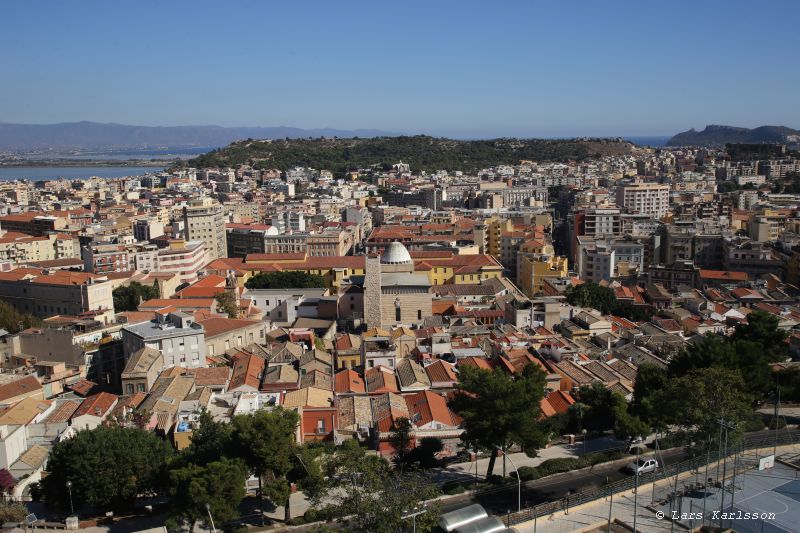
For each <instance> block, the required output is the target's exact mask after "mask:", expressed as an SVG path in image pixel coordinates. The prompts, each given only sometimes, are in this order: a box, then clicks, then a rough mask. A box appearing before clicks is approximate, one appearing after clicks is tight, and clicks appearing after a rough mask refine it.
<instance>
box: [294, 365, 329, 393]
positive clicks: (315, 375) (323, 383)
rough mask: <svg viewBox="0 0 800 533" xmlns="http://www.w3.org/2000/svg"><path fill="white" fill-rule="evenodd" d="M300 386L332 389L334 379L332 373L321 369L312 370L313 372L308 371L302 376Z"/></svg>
mask: <svg viewBox="0 0 800 533" xmlns="http://www.w3.org/2000/svg"><path fill="white" fill-rule="evenodd" d="M300 387H301V388H307V387H316V388H318V389H325V390H329V391H332V390H333V379H331V376H330V374H327V373H325V372H321V371H319V370H312V371H311V372H306V373H305V374H304V375H303V377H301V378H300Z"/></svg>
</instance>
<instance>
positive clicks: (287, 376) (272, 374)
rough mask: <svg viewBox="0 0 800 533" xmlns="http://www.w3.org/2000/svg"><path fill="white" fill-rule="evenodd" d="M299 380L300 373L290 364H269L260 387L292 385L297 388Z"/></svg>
mask: <svg viewBox="0 0 800 533" xmlns="http://www.w3.org/2000/svg"><path fill="white" fill-rule="evenodd" d="M299 381H300V374H299V373H298V372H297V370H295V369H294V367H293V366H292V365H269V368H267V371H266V372H265V373H264V380H263V382H262V385H261V388H262V389H263V388H266V386H267V385H283V386H287V387H288V386H294V388H298V385H299Z"/></svg>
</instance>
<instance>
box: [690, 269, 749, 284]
mask: <svg viewBox="0 0 800 533" xmlns="http://www.w3.org/2000/svg"><path fill="white" fill-rule="evenodd" d="M700 278H701V279H716V280H720V281H747V272H735V271H731V270H704V269H702V268H701V269H700Z"/></svg>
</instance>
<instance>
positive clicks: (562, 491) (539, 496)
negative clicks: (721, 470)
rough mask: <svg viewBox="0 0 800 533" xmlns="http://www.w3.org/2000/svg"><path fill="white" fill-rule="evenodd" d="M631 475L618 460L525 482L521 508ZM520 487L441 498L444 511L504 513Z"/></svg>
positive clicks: (675, 457)
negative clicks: (473, 507)
mask: <svg viewBox="0 0 800 533" xmlns="http://www.w3.org/2000/svg"><path fill="white" fill-rule="evenodd" d="M662 455H663V458H664V461H665V463H666V464H671V463H676V462H680V461H682V460H684V459H686V457H687V456H686V452H685V451H684V450H683V449H674V450H669V451H666V452H663V453H662ZM631 460H633V457H631ZM512 475H513V474H512ZM629 475H630V474H626V473H624V472H622V471H621V468H620V466H619V464H618V463H616V464H612V465H597V466H595V467H593V468H591V469H585V470H576V471H573V472H565V473H563V474H556V475H554V476H550V477H547V478H545V479H540V480H535V481H528V482H523V484H522V507H523V508H524V507H527V506H531V505H536V504H539V503H543V502H547V501H553V500H557V499H560V498H563V497H565V496H566V495H567V493H568V492H578V491H581V490H584V489H589V488H598V487H602V486H604V485H605V484H606V483H609V482H612V483H613V482H614V481H618V480H620V479H622V478H624V477H628V476H629ZM640 479H641V480H642V482H643V483H647V482H648V480H649V479H650V478H649V477H647V476H641V477H640ZM517 490H518V488H517V485H515V484H509V485H506V486H503V487H499V488H498V489H496V490H494V491H491V492H488V491H487V492H485V493H479V494H464V495H461V496H455V497H453V498H448V499H446V500H443V501H442V512H448V511H453V510H455V509H459V508H461V507H464V506H465V505H469V504H471V503H479V504H481V505H483V506H484V508H486V510H487V511H489V512H490V513H492V514H504V513H506V512H508V511H509V510H511V511H513V510H516V508H517Z"/></svg>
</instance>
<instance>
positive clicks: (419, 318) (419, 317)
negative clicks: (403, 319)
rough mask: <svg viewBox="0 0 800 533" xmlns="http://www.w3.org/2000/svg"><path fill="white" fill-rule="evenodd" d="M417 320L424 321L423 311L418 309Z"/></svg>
mask: <svg viewBox="0 0 800 533" xmlns="http://www.w3.org/2000/svg"><path fill="white" fill-rule="evenodd" d="M417 320H422V309H417Z"/></svg>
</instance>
